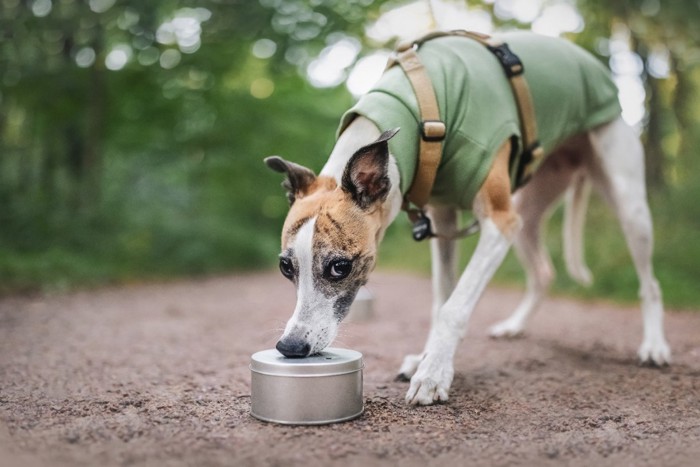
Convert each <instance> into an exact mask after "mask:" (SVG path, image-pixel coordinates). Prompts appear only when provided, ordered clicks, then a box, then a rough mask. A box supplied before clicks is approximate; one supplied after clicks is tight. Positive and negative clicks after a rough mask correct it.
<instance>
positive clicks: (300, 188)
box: [265, 156, 316, 206]
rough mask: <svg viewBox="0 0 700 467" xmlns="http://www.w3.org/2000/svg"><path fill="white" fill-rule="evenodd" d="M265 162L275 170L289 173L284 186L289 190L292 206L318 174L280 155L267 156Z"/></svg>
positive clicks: (283, 183) (289, 199)
mask: <svg viewBox="0 0 700 467" xmlns="http://www.w3.org/2000/svg"><path fill="white" fill-rule="evenodd" d="M265 164H267V166H268V167H269V168H271V169H272V170H274V171H275V172H280V173H284V174H287V178H286V179H285V180H284V182H282V187H284V189H285V190H287V200H288V201H289V205H290V206H291V205H292V204H293V203H294V200H295V199H296V198H297V195H298V194H299V193H304V192H306V189H307V188H308V187H309V185H311V184H312V183H313V182H314V181H315V180H316V174H314V173H313V172H312V171H311V170H310V169H307V168H306V167H304V166H301V165H299V164H295V163H294V162H289V161H286V160H284V159H282V158H281V157H279V156H270V157H266V158H265Z"/></svg>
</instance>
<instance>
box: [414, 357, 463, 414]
mask: <svg viewBox="0 0 700 467" xmlns="http://www.w3.org/2000/svg"><path fill="white" fill-rule="evenodd" d="M453 376H454V370H453V369H452V362H451V361H449V362H448V361H442V362H440V360H438V359H435V358H430V357H426V358H424V359H423V361H422V362H421V363H420V365H419V366H418V370H417V371H416V373H415V374H414V375H413V378H411V386H410V387H409V389H408V392H407V393H406V403H407V404H411V405H431V404H434V403H436V402H446V401H447V398H448V395H447V394H448V392H449V390H450V385H451V384H452V378H453Z"/></svg>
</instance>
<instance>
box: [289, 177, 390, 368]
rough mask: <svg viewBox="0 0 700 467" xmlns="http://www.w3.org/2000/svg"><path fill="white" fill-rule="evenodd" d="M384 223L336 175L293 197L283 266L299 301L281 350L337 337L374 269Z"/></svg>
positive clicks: (312, 349) (310, 349) (319, 346)
mask: <svg viewBox="0 0 700 467" xmlns="http://www.w3.org/2000/svg"><path fill="white" fill-rule="evenodd" d="M380 225H381V223H380V213H379V212H369V213H368V212H367V211H363V210H362V209H360V208H359V207H358V206H357V205H356V204H355V203H354V202H353V201H352V199H351V198H350V196H349V195H348V194H347V193H345V192H344V191H343V190H341V189H339V188H338V187H337V185H336V183H335V181H334V180H330V179H324V178H321V179H319V187H318V188H317V189H316V190H314V191H313V192H311V193H309V194H307V195H306V196H304V197H302V198H299V199H297V200H296V201H295V202H294V204H293V205H292V208H291V209H290V211H289V214H288V216H287V220H286V222H285V225H284V230H283V234H282V253H281V254H280V269H281V270H282V273H283V274H284V275H285V276H287V277H288V278H289V279H290V280H291V281H292V282H294V284H295V285H296V288H297V303H296V307H295V309H294V313H293V315H292V317H291V318H290V319H289V321H288V322H287V326H286V327H285V331H284V334H283V336H282V338H281V339H280V342H279V343H278V347H277V348H278V349H280V351H282V353H284V354H285V355H287V356H305V355H309V354H313V353H317V352H320V351H321V350H323V349H324V348H325V347H327V346H328V345H329V344H330V343H331V342H332V341H333V339H334V338H335V336H336V334H337V331H338V324H339V323H340V321H341V320H342V319H343V318H344V317H345V315H346V314H347V312H348V311H349V309H350V305H351V304H352V302H353V300H354V298H355V294H356V293H357V291H358V290H359V288H360V286H361V285H363V284H365V283H366V282H367V278H368V276H369V273H370V272H371V270H372V269H373V268H374V263H375V257H376V247H377V240H378V237H379V229H380ZM283 349H284V350H283Z"/></svg>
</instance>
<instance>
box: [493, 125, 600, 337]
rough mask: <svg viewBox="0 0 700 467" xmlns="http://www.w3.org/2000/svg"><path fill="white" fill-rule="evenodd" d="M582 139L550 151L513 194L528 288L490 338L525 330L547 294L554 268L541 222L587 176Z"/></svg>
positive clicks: (517, 244) (518, 250)
mask: <svg viewBox="0 0 700 467" xmlns="http://www.w3.org/2000/svg"><path fill="white" fill-rule="evenodd" d="M581 138H585V137H584V136H580V137H578V138H572V139H571V140H569V141H567V143H565V144H564V145H562V146H561V147H560V148H558V149H557V150H556V151H555V152H554V153H552V154H550V155H549V156H548V157H547V159H545V161H544V163H543V164H542V166H541V167H540V168H539V170H538V171H537V172H536V173H535V175H534V176H533V177H532V180H531V181H530V182H529V183H528V184H527V185H525V186H524V187H523V188H521V189H520V190H519V191H518V192H517V193H516V194H515V196H514V199H513V201H514V204H515V208H516V210H517V211H518V213H519V214H520V216H521V218H522V220H523V227H522V230H521V231H520V233H519V235H518V236H517V237H516V239H515V242H514V247H515V251H516V253H517V254H518V258H519V259H520V262H521V263H522V265H523V268H524V269H525V272H526V277H527V291H526V293H525V297H524V298H523V300H522V301H521V302H520V304H519V305H518V307H517V308H516V309H515V311H514V312H513V314H512V315H511V316H510V317H508V318H507V319H505V320H503V321H501V322H499V323H496V324H495V325H493V326H491V328H489V335H490V336H491V337H514V336H517V335H519V334H520V333H522V331H523V329H524V328H525V323H526V321H527V319H528V317H529V316H530V315H531V314H532V313H533V312H534V311H535V310H536V309H537V308H538V307H539V306H540V304H541V303H542V300H543V299H544V298H545V296H546V294H547V291H548V289H549V285H550V284H551V282H552V279H553V278H554V267H553V266H552V261H551V259H550V257H549V253H548V252H547V248H546V247H545V245H544V243H543V241H542V225H543V224H544V223H545V221H546V220H547V218H548V217H549V214H550V212H551V208H552V206H553V205H554V203H555V202H556V201H557V200H559V199H560V198H561V196H562V194H563V193H564V192H565V191H566V189H567V188H568V187H569V186H570V185H571V184H572V182H573V181H574V179H575V178H578V177H585V176H586V174H585V169H584V167H583V162H582V161H583V160H584V155H583V154H581V151H582V150H583V148H582V145H581ZM583 143H587V141H585V140H584V141H583ZM583 146H586V147H588V144H584V145H583Z"/></svg>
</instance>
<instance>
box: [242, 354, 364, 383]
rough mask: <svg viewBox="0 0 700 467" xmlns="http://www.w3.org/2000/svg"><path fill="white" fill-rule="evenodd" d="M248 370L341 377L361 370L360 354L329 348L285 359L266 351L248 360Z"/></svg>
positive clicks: (265, 372) (274, 373)
mask: <svg viewBox="0 0 700 467" xmlns="http://www.w3.org/2000/svg"><path fill="white" fill-rule="evenodd" d="M250 369H251V371H254V372H257V373H264V374H268V375H279V376H321V375H341V374H344V373H351V372H354V371H359V370H361V369H362V354H361V353H360V352H356V351H354V350H349V349H338V348H332V347H329V348H327V349H325V350H324V351H322V352H321V353H318V354H315V355H311V356H310V357H306V358H287V357H285V356H284V355H282V354H281V353H279V352H278V351H277V349H268V350H262V351H260V352H256V353H254V354H253V356H252V357H251V358H250Z"/></svg>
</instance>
